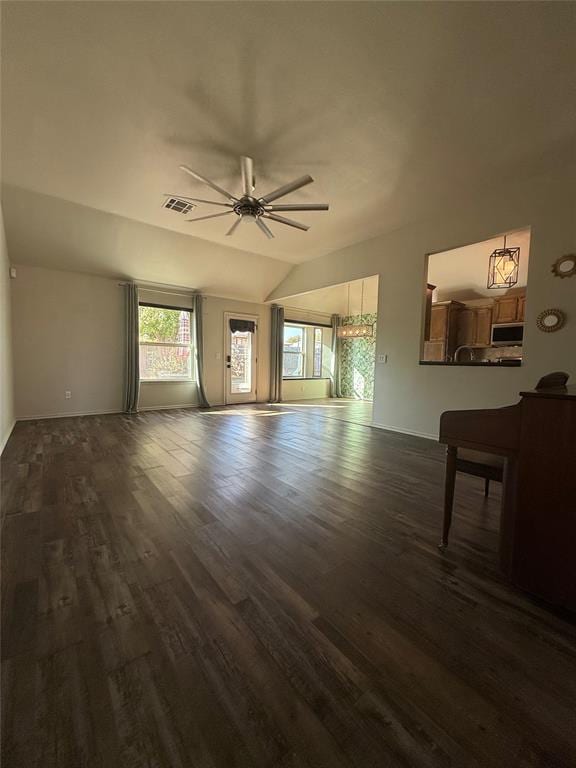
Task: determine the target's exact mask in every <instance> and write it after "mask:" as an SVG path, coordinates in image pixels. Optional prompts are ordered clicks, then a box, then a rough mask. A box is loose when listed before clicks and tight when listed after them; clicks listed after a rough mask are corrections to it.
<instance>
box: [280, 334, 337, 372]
mask: <svg viewBox="0 0 576 768" xmlns="http://www.w3.org/2000/svg"><path fill="white" fill-rule="evenodd" d="M287 327H288V328H298V329H299V330H301V331H302V347H303V350H302V352H299V353H298V352H289V353H288V354H299V355H300V356H301V357H302V368H301V370H302V375H301V376H286V375H285V374H284V354H285V351H284V344H282V379H283V380H284V381H321V380H322V379H328V378H329V376H324V375H323V372H324V334H323V331H324V329H325V328H331V326H328V325H324V324H322V323H318V324H316V323H306V322H304V321H300V322H299V321H297V320H284V330H285V329H286V328H287ZM308 331H311V332H312V333H311V338H310V339H308V335H309V334H308ZM318 331H319V332H320V363H319V366H318V369H317V370H318V373H314V369H315V365H314V362H315V348H316V334H317V332H318ZM309 341H310V342H311V343H308V342H309ZM310 357H311V360H310Z"/></svg>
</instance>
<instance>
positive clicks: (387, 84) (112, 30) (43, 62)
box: [2, 2, 576, 284]
mask: <svg viewBox="0 0 576 768" xmlns="http://www.w3.org/2000/svg"><path fill="white" fill-rule="evenodd" d="M575 8H576V6H575V5H574V4H573V3H515V2H514V3H508V2H500V3H453V2H447V3H442V2H439V3H426V2H425V3H419V2H413V3H379V2H371V3H347V2H338V3H328V2H325V3H299V2H282V3H277V2H258V3H251V2H206V3H186V2H176V3H172V2H135V3H130V2H117V3H114V2H70V3H69V2H57V3H52V2H46V3H37V2H3V3H2V13H3V71H2V74H3V82H2V85H3V115H2V117H3V176H4V181H5V183H7V184H8V185H10V187H11V188H13V187H17V188H21V189H23V190H28V191H29V192H31V193H40V196H39V197H38V198H36V199H37V201H38V205H40V206H42V207H43V209H44V214H43V216H42V217H39V218H42V222H43V224H42V226H43V227H50V226H51V224H50V217H49V215H48V211H49V209H50V205H49V203H48V202H47V198H46V197H42V196H49V197H53V198H56V199H58V200H60V201H63V202H62V203H61V205H60V207H61V208H62V210H64V208H65V207H66V206H65V203H66V201H69V202H72V203H75V204H79V205H81V206H86V207H88V208H93V209H97V210H99V211H104V212H108V213H112V214H115V215H117V216H121V217H125V218H128V219H133V220H136V221H139V222H144V223H146V224H149V225H154V226H156V227H161V228H165V229H169V230H174V231H175V232H178V233H185V234H189V235H193V236H194V238H201V239H203V240H206V241H211V242H212V243H214V244H217V245H219V246H227V247H229V246H230V245H231V242H232V243H233V245H234V246H235V247H236V248H239V249H241V250H242V251H244V252H250V253H252V254H261V255H262V256H265V257H269V258H273V259H280V260H283V261H285V262H293V263H296V262H300V261H304V260H308V259H312V258H314V257H317V256H320V255H323V254H326V253H329V252H331V251H333V250H336V249H338V248H342V247H344V246H346V245H348V244H351V243H354V242H358V241H361V240H365V239H367V238H370V237H373V236H375V235H377V234H379V233H381V232H383V231H388V230H390V229H392V228H394V227H398V226H401V225H402V224H405V223H407V222H410V221H412V220H414V219H417V218H421V217H422V216H431V215H433V214H434V211H436V210H438V209H439V208H440V207H446V206H450V205H455V204H456V205H457V204H459V203H460V201H461V200H462V197H463V196H465V195H470V194H472V193H473V192H474V191H475V190H476V189H478V188H481V187H484V186H489V185H490V184H492V183H494V182H495V181H497V180H498V179H499V178H501V177H502V174H514V175H518V174H521V173H526V174H528V173H530V172H531V171H533V170H534V167H535V166H537V165H538V164H541V163H543V162H546V158H547V157H548V156H549V154H550V153H556V152H557V153H560V151H561V148H562V146H563V145H564V144H566V143H567V142H569V140H570V137H571V136H572V135H573V132H574V125H575V103H576V100H575V82H576V78H574V71H575V63H576V59H575V50H576V46H574V39H575ZM241 154H249V155H251V156H253V157H254V160H255V163H256V166H255V167H256V174H257V180H258V182H259V184H258V187H257V191H259V192H265V191H266V190H269V189H270V188H274V187H275V186H277V185H280V184H282V183H284V182H286V181H289V180H291V179H292V178H294V177H297V176H300V175H302V174H304V173H311V174H312V175H313V176H314V177H315V179H316V182H315V183H314V184H312V185H310V186H308V187H306V188H304V189H303V190H301V191H299V192H297V193H295V194H294V195H292V196H290V198H286V199H285V200H284V201H283V202H297V201H312V202H313V201H319V202H329V203H330V205H331V209H330V211H329V212H328V213H309V214H298V215H294V218H299V219H300V220H302V221H304V222H306V223H309V224H310V225H311V229H310V231H309V232H307V233H303V232H300V231H296V230H291V229H289V228H287V227H283V226H282V225H276V226H275V227H274V231H275V233H276V234H277V238H276V239H275V240H273V241H268V240H266V239H265V238H264V236H263V235H262V234H261V233H260V232H259V231H256V230H253V229H252V228H251V227H244V228H241V229H239V230H237V237H236V236H235V237H234V240H232V241H231V239H230V238H226V237H225V236H224V232H225V231H226V229H227V228H228V224H227V223H226V224H225V223H223V222H224V221H225V220H219V219H216V220H215V221H208V222H200V223H197V224H186V223H185V222H184V221H183V218H182V217H181V216H179V215H178V214H176V213H173V212H170V211H166V210H164V209H162V208H161V202H162V197H161V194H162V193H163V192H180V193H183V194H187V195H193V196H200V197H206V198H208V199H217V198H214V194H215V193H212V192H211V191H210V190H209V189H208V188H206V187H203V186H202V185H201V184H199V183H196V182H194V180H192V179H191V178H190V177H188V176H186V175H184V174H183V173H182V172H181V171H179V170H178V165H179V164H180V163H186V164H188V165H190V166H191V167H193V168H195V169H197V170H198V171H200V172H201V173H203V174H204V175H206V176H209V177H210V178H212V179H214V180H215V181H216V182H218V183H219V184H221V185H222V186H224V187H228V188H230V189H231V190H232V191H237V190H238V178H239V176H238V168H237V163H238V160H237V158H238V156H239V155H241ZM13 199H14V196H13ZM13 208H14V206H11V210H13ZM67 210H69V211H73V210H75V209H67ZM215 210H217V209H213V208H210V207H208V206H202V207H198V208H197V209H196V211H195V215H203V214H206V213H212V212H214V211H215ZM25 213H26V214H27V220H28V227H29V228H31V229H34V228H38V227H39V223H38V218H37V217H36V215H35V211H34V210H29V211H26V212H25ZM70 215H72V214H70ZM23 216H24V212H21V213H20V221H21V220H22V218H23ZM6 228H7V231H8V235H9V238H10V239H11V241H12V242H14V237H15V236H14V235H13V236H12V237H10V232H11V230H12V231H13V232H14V226H13V221H12V216H11V215H8V214H7V215H6ZM57 234H58V233H56V234H54V238H56V239H57ZM42 235H43V232H42V231H38V232H36V233H35V235H34V236H35V237H36V239H37V240H41V238H42ZM191 240H192V238H191ZM193 243H197V241H196V240H193ZM220 252H221V251H220ZM234 253H235V251H231V252H230V256H231V258H232V257H233V255H234ZM34 258H36V259H41V258H42V254H41V253H39V254H36V255H35V256H34ZM78 258H79V259H84V261H87V260H88V259H89V257H88V256H86V255H85V254H84V255H82V256H79V257H78ZM90 258H92V257H90ZM103 258H104V257H103ZM118 258H119V259H120V262H119V264H118V267H119V268H120V269H121V271H124V272H126V271H128V266H130V265H126V268H124V267H125V265H124V264H123V263H122V258H123V256H122V254H119V256H118ZM213 258H214V259H215V262H214V266H215V265H216V261H217V260H218V259H219V258H220V257H219V256H218V257H217V256H216V255H214V256H213ZM95 259H96V262H97V258H96V257H95ZM147 259H148V257H147V256H146V257H144V256H143V257H142V261H141V263H140V270H141V271H143V272H144V273H147V272H148V271H153V270H152V267H151V266H150V264H149V262H148V261H147ZM218 263H219V264H220V262H218ZM224 264H225V261H222V263H221V264H220V268H221V270H223V269H225V267H224ZM276 264H277V261H272V262H270V263H269V262H268V260H265V261H263V262H262V263H261V268H262V269H268V268H269V269H270V275H272V273H273V272H274V271H275V270H276V269H277V267H276ZM149 266H150V270H149V269H148V268H149ZM130 268H131V266H130ZM93 269H95V270H97V264H96V265H95V266H94V267H93ZM173 271H174V272H176V273H178V275H179V277H178V280H179V282H184V281H185V283H186V284H191V283H192V284H195V283H197V282H198V280H197V279H196V277H195V276H194V275H190V274H188V273H187V274H184V272H183V271H182V270H179V269H177V268H176V267H175V268H174V270H173ZM237 278H238V279H239V280H245V281H248V280H250V279H251V278H252V275H251V274H250V273H248V272H247V271H246V270H237ZM148 279H151V278H148Z"/></svg>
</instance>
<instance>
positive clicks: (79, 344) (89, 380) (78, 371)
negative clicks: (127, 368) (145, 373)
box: [11, 264, 124, 418]
mask: <svg viewBox="0 0 576 768" xmlns="http://www.w3.org/2000/svg"><path fill="white" fill-rule="evenodd" d="M17 274H18V276H17V278H16V280H12V281H11V285H12V327H13V343H14V372H15V378H14V383H15V400H16V416H17V418H29V417H42V416H59V415H71V414H75V413H80V414H82V413H106V412H110V411H119V410H121V409H122V384H123V376H124V314H123V306H124V305H123V293H122V288H120V287H119V286H118V281H117V280H108V279H106V278H101V277H93V276H92V275H83V274H79V273H75V272H62V271H58V270H52V269H43V268H40V267H28V266H24V265H22V264H20V265H18V267H17ZM66 390H69V391H70V392H71V393H72V397H71V398H70V399H66V398H65V392H66Z"/></svg>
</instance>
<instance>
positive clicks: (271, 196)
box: [260, 176, 314, 204]
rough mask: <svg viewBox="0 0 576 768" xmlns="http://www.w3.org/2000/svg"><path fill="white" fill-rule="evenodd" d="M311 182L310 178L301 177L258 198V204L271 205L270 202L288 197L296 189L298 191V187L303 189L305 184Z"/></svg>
mask: <svg viewBox="0 0 576 768" xmlns="http://www.w3.org/2000/svg"><path fill="white" fill-rule="evenodd" d="M313 181H314V179H313V178H312V176H301V177H300V178H299V179H296V180H295V181H291V182H290V183H289V184H284V186H283V187H278V189H275V190H274V191H273V192H269V193H268V194H267V195H264V197H261V198H260V202H261V203H264V204H266V203H271V202H272V200H278V198H279V197H284V195H289V194H290V192H295V191H296V190H297V189H300V187H305V186H306V184H311V183H312V182H313Z"/></svg>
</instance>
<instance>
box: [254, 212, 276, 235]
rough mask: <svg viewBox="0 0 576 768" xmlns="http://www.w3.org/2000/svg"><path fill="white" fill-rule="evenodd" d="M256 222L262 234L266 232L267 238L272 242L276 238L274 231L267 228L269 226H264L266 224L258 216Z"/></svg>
mask: <svg viewBox="0 0 576 768" xmlns="http://www.w3.org/2000/svg"><path fill="white" fill-rule="evenodd" d="M255 222H256V226H257V227H260V229H261V230H262V232H264V234H265V235H266V237H267V238H268V239H269V240H272V239H273V238H274V233H273V232H272V230H271V229H270V227H267V226H266V224H264V222H263V221H262V219H261V218H260V216H256V218H255Z"/></svg>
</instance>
